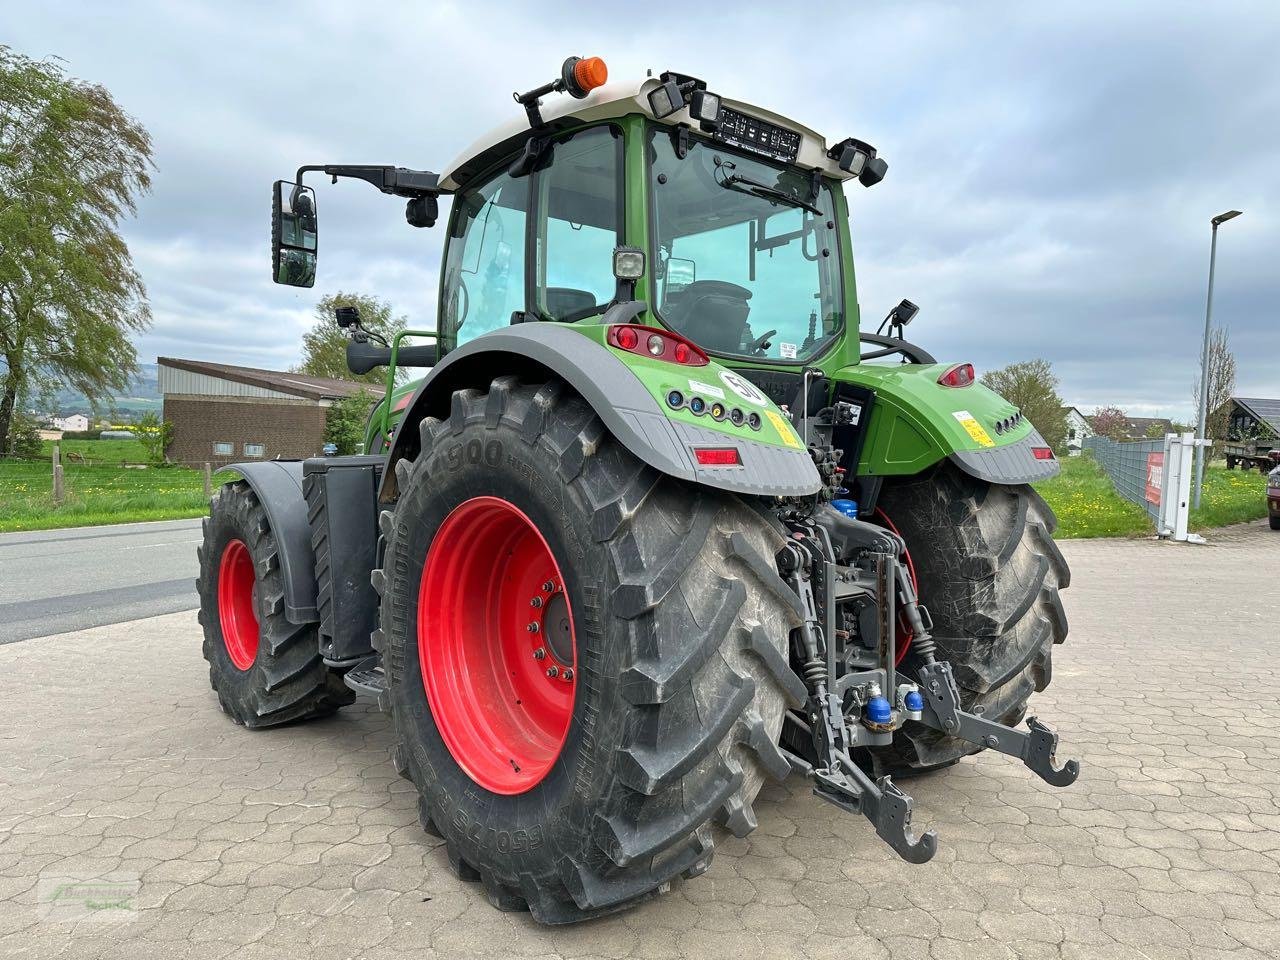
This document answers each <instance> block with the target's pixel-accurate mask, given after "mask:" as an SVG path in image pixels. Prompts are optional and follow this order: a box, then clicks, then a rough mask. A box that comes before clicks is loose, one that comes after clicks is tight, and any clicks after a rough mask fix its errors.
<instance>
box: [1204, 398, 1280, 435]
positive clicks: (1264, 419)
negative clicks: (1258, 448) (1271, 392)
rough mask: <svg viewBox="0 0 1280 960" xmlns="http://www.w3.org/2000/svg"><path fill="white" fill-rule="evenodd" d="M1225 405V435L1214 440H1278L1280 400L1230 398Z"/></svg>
mask: <svg viewBox="0 0 1280 960" xmlns="http://www.w3.org/2000/svg"><path fill="white" fill-rule="evenodd" d="M1227 405H1228V408H1229V409H1228V412H1227V435H1226V436H1225V437H1215V438H1214V439H1215V440H1251V439H1260V440H1267V439H1271V438H1280V400H1263V399H1260V398H1257V397H1232V398H1231V399H1230V400H1229V401H1227ZM1218 409H1219V410H1221V409H1222V408H1221V407H1219V408H1218Z"/></svg>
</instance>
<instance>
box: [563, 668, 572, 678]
mask: <svg viewBox="0 0 1280 960" xmlns="http://www.w3.org/2000/svg"><path fill="white" fill-rule="evenodd" d="M563 676H564V678H565V679H566V680H572V679H573V667H565V668H564V674H563Z"/></svg>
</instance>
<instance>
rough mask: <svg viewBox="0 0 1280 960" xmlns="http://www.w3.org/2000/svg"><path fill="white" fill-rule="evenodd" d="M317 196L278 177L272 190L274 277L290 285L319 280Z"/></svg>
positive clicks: (312, 282) (309, 284)
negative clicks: (317, 262)
mask: <svg viewBox="0 0 1280 960" xmlns="http://www.w3.org/2000/svg"><path fill="white" fill-rule="evenodd" d="M317 230H318V225H317V222H316V195H315V191H314V190H312V189H311V188H310V187H304V186H302V185H301V184H298V183H290V182H289V181H287V180H277V181H276V182H275V185H274V187H273V188H272V193H271V279H272V280H273V281H275V282H276V283H283V284H287V285H289V286H291V287H313V286H315V283H316V235H317Z"/></svg>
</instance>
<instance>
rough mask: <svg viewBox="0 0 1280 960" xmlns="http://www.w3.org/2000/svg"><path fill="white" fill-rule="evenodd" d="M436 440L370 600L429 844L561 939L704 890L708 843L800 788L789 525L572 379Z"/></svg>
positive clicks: (464, 421) (420, 465)
mask: <svg viewBox="0 0 1280 960" xmlns="http://www.w3.org/2000/svg"><path fill="white" fill-rule="evenodd" d="M419 433H420V437H421V452H420V453H419V454H418V456H417V458H416V460H414V461H407V460H406V461H401V462H400V463H399V464H397V467H396V479H397V484H398V489H399V492H400V496H399V499H398V501H397V503H396V506H395V509H394V510H392V511H387V512H386V513H384V514H383V515H382V518H381V519H380V526H381V529H382V532H383V535H384V536H385V537H386V552H385V563H384V567H383V569H381V570H378V571H376V572H375V574H374V585H375V587H376V588H377V589H378V590H379V592H380V593H381V595H382V603H381V625H380V629H379V631H378V632H377V633H376V634H375V643H376V645H377V646H378V647H379V648H380V649H381V650H382V651H383V658H384V664H385V666H386V669H387V674H388V686H389V692H390V702H391V711H392V716H393V722H394V728H395V735H396V739H397V746H396V748H395V752H394V760H395V763H396V767H397V769H398V770H399V771H400V772H401V774H402V775H403V776H405V777H407V778H408V779H409V780H411V781H412V782H413V783H414V784H415V785H416V786H417V788H418V791H419V793H420V801H419V815H420V818H421V821H422V824H423V826H424V828H425V829H426V830H428V831H429V832H431V833H433V834H435V835H437V836H440V837H443V839H444V846H445V849H446V851H447V853H448V858H449V863H450V866H451V867H452V869H453V871H454V872H455V873H456V874H457V875H458V876H459V877H460V878H462V879H464V880H474V881H479V882H480V883H482V884H483V885H484V889H485V893H486V895H487V896H488V899H489V900H490V902H492V903H493V904H494V906H496V907H498V908H500V909H504V910H524V909H528V910H530V911H532V913H533V915H534V917H535V918H536V919H538V920H540V921H542V922H544V923H569V922H574V921H577V920H582V919H585V918H588V917H592V916H598V915H601V914H605V913H609V912H612V911H615V910H619V909H622V908H624V907H627V906H630V905H632V904H634V903H636V902H637V901H639V900H641V899H644V898H646V897H648V896H649V895H651V894H653V893H654V892H655V891H659V890H661V889H665V888H666V886H667V885H668V884H669V883H670V882H671V881H672V880H673V879H675V878H677V877H680V876H686V877H688V876H694V875H696V874H698V873H701V872H702V871H704V870H705V869H706V868H707V865H708V863H709V862H710V860H711V856H712V852H713V846H714V838H713V836H712V830H711V826H712V824H713V823H720V824H723V825H725V826H727V827H728V828H729V829H730V830H732V831H733V832H734V833H735V834H736V835H738V836H743V835H745V834H746V833H748V832H750V830H752V829H753V828H754V827H755V817H754V813H753V811H752V801H753V799H754V798H755V796H756V793H757V792H758V791H759V789H760V787H761V785H762V783H763V781H764V779H765V777H766V776H772V777H775V778H782V777H785V776H786V775H787V773H788V765H787V762H786V760H785V758H784V757H783V755H782V753H781V752H780V751H779V749H778V747H777V746H776V744H777V740H778V735H779V732H780V729H781V725H782V718H783V712H784V710H785V707H786V704H785V702H784V693H783V686H782V676H783V674H782V673H781V671H785V670H786V649H787V647H786V644H787V637H788V635H789V632H790V630H791V629H792V627H793V626H794V624H793V622H792V619H791V618H792V616H793V614H792V613H791V612H790V611H791V606H790V605H789V604H788V603H787V602H786V598H785V591H786V586H785V584H783V583H782V581H781V580H780V579H779V578H778V577H777V575H776V574H775V573H773V570H774V563H773V557H774V554H775V553H776V551H777V550H778V549H779V548H780V546H781V545H782V543H783V536H782V533H781V530H780V528H778V527H777V526H775V525H774V523H773V522H771V521H770V520H769V519H767V517H766V516H765V515H764V514H762V513H761V512H758V511H756V510H754V509H752V508H751V507H749V506H748V505H747V504H745V503H744V502H743V501H741V500H739V499H738V498H736V497H733V496H731V495H728V494H725V493H720V492H717V491H714V490H710V489H707V488H705V487H698V486H695V485H693V484H688V483H684V482H682V481H679V480H675V479H672V478H670V477H666V476H663V475H661V474H659V473H657V472H655V471H654V470H652V469H651V468H649V467H647V466H646V465H645V464H643V463H642V462H641V461H640V460H639V459H637V458H636V457H635V456H633V455H632V454H631V453H629V452H628V451H627V450H626V449H624V448H623V447H622V446H621V445H620V444H619V443H618V442H617V441H616V440H615V439H614V438H613V437H612V436H611V435H610V434H609V433H608V432H607V431H606V430H605V428H604V426H603V425H602V423H601V422H600V420H599V419H598V418H597V417H596V416H595V414H594V412H593V411H592V410H591V408H590V406H588V405H587V404H586V403H585V402H584V401H583V400H582V399H581V398H580V397H578V396H577V395H576V394H574V393H572V392H571V391H570V390H569V388H568V387H566V386H565V385H564V384H562V383H560V382H558V381H553V382H549V383H544V384H521V383H519V382H518V381H517V380H516V379H515V378H500V379H497V380H495V381H493V383H492V385H491V386H490V389H489V390H488V391H487V392H485V391H480V390H462V391H459V392H457V393H455V394H454V396H453V401H452V411H451V413H450V416H449V418H448V419H447V420H445V421H440V420H438V419H435V418H427V419H426V420H424V421H423V422H422V424H421V425H420V430H419ZM773 671H779V672H778V673H777V674H775V673H774V672H773Z"/></svg>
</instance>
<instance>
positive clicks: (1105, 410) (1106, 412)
mask: <svg viewBox="0 0 1280 960" xmlns="http://www.w3.org/2000/svg"><path fill="white" fill-rule="evenodd" d="M1089 423H1090V425H1091V426H1092V427H1093V432H1094V433H1096V434H1098V435H1099V436H1103V437H1109V438H1110V439H1112V440H1116V441H1120V440H1127V439H1129V415H1128V414H1127V413H1125V412H1124V411H1123V410H1121V409H1120V408H1119V407H1099V408H1098V409H1097V410H1095V411H1094V412H1093V416H1092V417H1090V418H1089Z"/></svg>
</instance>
